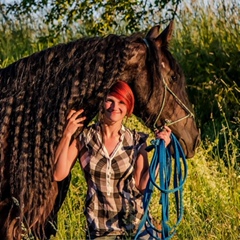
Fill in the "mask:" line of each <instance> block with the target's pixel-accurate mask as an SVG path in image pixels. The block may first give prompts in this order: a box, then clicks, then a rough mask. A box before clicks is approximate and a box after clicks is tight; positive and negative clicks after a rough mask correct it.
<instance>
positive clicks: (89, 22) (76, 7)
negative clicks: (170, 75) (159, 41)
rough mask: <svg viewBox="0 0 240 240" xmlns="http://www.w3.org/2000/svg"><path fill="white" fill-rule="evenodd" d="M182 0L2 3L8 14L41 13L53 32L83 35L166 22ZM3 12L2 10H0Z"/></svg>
mask: <svg viewBox="0 0 240 240" xmlns="http://www.w3.org/2000/svg"><path fill="white" fill-rule="evenodd" d="M180 2H181V0H128V1H126V0H51V1H49V0H21V1H19V2H14V3H11V2H10V3H5V4H2V6H0V9H1V7H2V8H3V7H4V8H5V9H6V12H7V16H6V14H5V16H4V17H8V16H10V15H11V16H15V17H19V16H21V15H26V14H27V15H29V16H31V17H32V16H33V14H40V15H41V16H42V19H43V21H44V23H46V24H48V26H50V27H51V29H52V30H53V31H54V33H55V34H56V33H60V32H62V31H65V30H68V29H69V28H73V29H78V30H79V28H80V29H81V31H82V34H83V35H106V34H108V33H110V32H111V33H126V34H129V33H132V32H134V31H140V30H141V29H143V28H147V27H149V26H152V25H154V24H160V23H165V22H167V21H169V20H170V19H173V18H174V16H175V15H176V11H177V7H178V5H179V4H180ZM2 12H3V11H2Z"/></svg>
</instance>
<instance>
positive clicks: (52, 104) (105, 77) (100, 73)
mask: <svg viewBox="0 0 240 240" xmlns="http://www.w3.org/2000/svg"><path fill="white" fill-rule="evenodd" d="M139 39H140V35H138V34H135V35H132V36H130V37H126V36H117V35H109V36H107V37H105V38H99V37H95V38H85V39H80V40H76V41H73V42H70V43H68V44H59V45H57V46H55V47H52V48H49V49H46V50H43V51H40V52H38V53H35V54H33V55H31V56H29V57H26V58H23V59H20V60H18V61H17V62H15V63H12V64H11V65H9V66H8V67H6V68H4V69H0V86H1V95H0V106H1V109H0V211H1V209H4V207H8V211H9V212H8V213H7V216H8V218H6V219H7V220H6V222H5V223H4V224H5V225H7V224H9V225H10V224H11V223H10V221H11V219H12V218H15V219H18V220H16V222H15V223H13V224H14V226H18V228H19V229H18V231H20V232H21V231H22V230H21V224H22V223H23V224H27V223H32V225H35V226H34V228H33V229H37V230H36V231H37V232H40V231H41V229H40V228H42V227H43V226H42V225H41V224H43V223H44V220H45V219H46V216H47V215H48V214H49V212H50V211H51V209H52V205H53V204H54V203H51V196H50V195H51V194H50V193H52V192H54V189H53V184H52V182H53V160H54V151H55V148H56V146H57V144H58V141H59V139H60V138H61V137H62V133H63V129H64V126H65V121H66V119H65V118H66V114H67V111H69V110H70V109H79V108H81V107H84V109H85V112H84V114H85V115H86V116H87V119H88V120H89V121H90V120H91V119H92V118H93V117H94V116H95V115H96V113H97V112H98V105H99V100H101V99H102V98H103V96H104V95H105V93H106V91H107V89H109V87H110V86H111V85H112V84H113V83H114V82H115V81H116V80H117V79H118V77H119V76H120V75H121V73H122V72H123V70H124V67H125V64H126V59H128V58H129V54H132V53H131V51H129V48H130V44H131V42H132V41H140V40H139ZM87 124H88V122H86V125H87ZM6 179H8V181H7V180H6ZM23 206H24V207H23ZM40 208H43V209H49V210H48V211H46V212H39V211H40ZM37 219H38V220H37ZM8 221H9V222H8ZM14 226H12V228H13V227H14ZM27 227H32V226H27ZM15 235H16V236H17V235H18V234H17V233H15Z"/></svg>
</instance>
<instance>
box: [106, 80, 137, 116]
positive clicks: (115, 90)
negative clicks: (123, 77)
mask: <svg viewBox="0 0 240 240" xmlns="http://www.w3.org/2000/svg"><path fill="white" fill-rule="evenodd" d="M108 94H110V95H112V96H114V97H116V98H118V99H119V100H121V101H123V102H124V103H125V104H126V106H127V116H128V117H129V116H131V114H132V112H133V108H134V102H135V99H134V95H133V92H132V89H131V88H130V87H129V85H128V84H127V83H126V82H123V81H118V82H116V83H114V84H113V85H112V87H111V88H110V90H109V92H108Z"/></svg>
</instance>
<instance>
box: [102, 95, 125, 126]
mask: <svg viewBox="0 0 240 240" xmlns="http://www.w3.org/2000/svg"><path fill="white" fill-rule="evenodd" d="M126 114H127V106H126V104H125V103H124V102H123V101H121V100H119V99H118V98H116V97H114V96H112V95H111V94H109V95H107V98H106V100H105V102H104V119H105V120H107V121H110V122H122V120H123V118H124V117H125V116H126Z"/></svg>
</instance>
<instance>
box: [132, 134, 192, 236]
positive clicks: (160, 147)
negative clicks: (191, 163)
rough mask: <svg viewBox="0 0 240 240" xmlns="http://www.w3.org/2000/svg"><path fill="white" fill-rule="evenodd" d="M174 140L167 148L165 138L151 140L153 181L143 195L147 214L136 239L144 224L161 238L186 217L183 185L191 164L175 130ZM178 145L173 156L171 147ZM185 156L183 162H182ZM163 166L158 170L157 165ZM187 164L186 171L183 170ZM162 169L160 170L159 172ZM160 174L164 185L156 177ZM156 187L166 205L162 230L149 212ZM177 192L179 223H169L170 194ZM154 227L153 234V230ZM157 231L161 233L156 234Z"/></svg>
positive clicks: (151, 180)
mask: <svg viewBox="0 0 240 240" xmlns="http://www.w3.org/2000/svg"><path fill="white" fill-rule="evenodd" d="M171 138H172V141H171V144H169V146H168V147H167V148H166V147H165V142H164V140H162V139H154V140H152V141H151V144H152V145H150V146H149V147H147V149H146V150H147V151H151V150H152V149H154V154H153V158H152V161H151V164H150V167H149V176H150V177H149V181H148V184H147V187H146V190H145V193H144V196H143V208H144V215H143V218H142V220H141V222H140V224H139V227H138V230H137V233H136V235H135V238H134V240H137V239H138V236H139V234H141V231H142V228H143V226H145V228H146V230H147V232H148V233H149V234H150V235H151V236H152V239H158V240H168V239H171V238H172V237H173V236H174V234H175V233H176V228H177V226H178V225H179V224H180V222H181V220H182V217H183V185H184V183H185V181H186V178H187V174H188V168H187V161H186V157H185V154H184V152H183V149H182V147H181V145H180V143H179V142H178V140H177V138H176V137H175V136H174V134H171ZM171 147H172V148H173V149H174V154H173V155H174V156H173V159H174V160H172V154H171V150H170V149H172V148H171ZM181 159H182V164H181ZM172 166H173V168H174V169H173V171H174V173H173V177H172V178H173V189H169V187H170V183H171V176H172ZM158 167H159V169H158V171H157V168H158ZM182 167H183V171H182ZM157 173H158V174H157ZM157 176H158V177H159V182H160V186H159V185H157V183H156V178H157ZM154 187H156V188H157V189H158V190H159V191H160V192H161V197H160V200H159V203H160V204H161V205H162V213H161V217H162V219H161V228H162V229H161V230H159V229H157V228H156V227H155V226H154V225H153V224H152V221H151V218H150V215H149V205H150V201H151V198H152V194H153V190H154ZM170 193H174V195H175V205H176V215H177V216H176V217H177V218H176V219H177V220H176V223H175V225H173V226H172V227H170V225H169V220H170V219H169V213H170V205H169V194H170ZM151 229H152V230H154V231H155V233H157V234H153V233H152V232H153V231H151ZM156 235H157V236H156Z"/></svg>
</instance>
